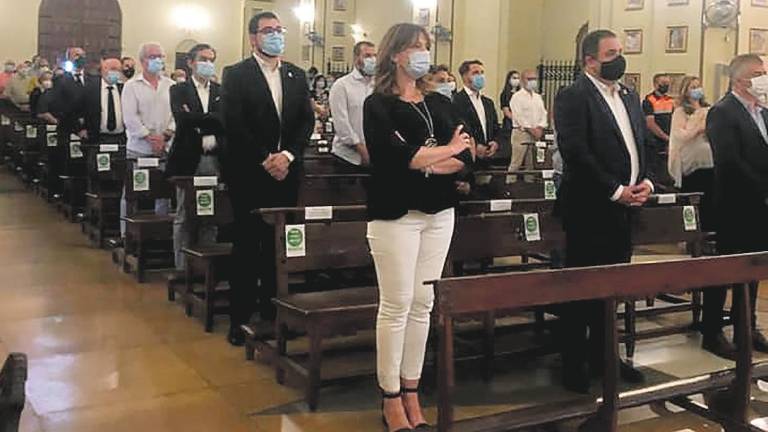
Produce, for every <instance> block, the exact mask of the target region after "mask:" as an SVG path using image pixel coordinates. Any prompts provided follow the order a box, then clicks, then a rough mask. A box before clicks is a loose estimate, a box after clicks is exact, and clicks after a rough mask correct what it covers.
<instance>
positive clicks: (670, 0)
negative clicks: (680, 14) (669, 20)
mask: <svg viewBox="0 0 768 432" xmlns="http://www.w3.org/2000/svg"><path fill="white" fill-rule="evenodd" d="M690 2H691V0H667V6H685V5H688V4H690Z"/></svg>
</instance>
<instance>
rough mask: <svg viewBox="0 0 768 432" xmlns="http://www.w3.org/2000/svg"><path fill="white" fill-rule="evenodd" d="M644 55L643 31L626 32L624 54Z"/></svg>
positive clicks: (629, 30) (631, 30)
mask: <svg viewBox="0 0 768 432" xmlns="http://www.w3.org/2000/svg"><path fill="white" fill-rule="evenodd" d="M642 53H643V31H642V30H641V29H628V30H624V54H642Z"/></svg>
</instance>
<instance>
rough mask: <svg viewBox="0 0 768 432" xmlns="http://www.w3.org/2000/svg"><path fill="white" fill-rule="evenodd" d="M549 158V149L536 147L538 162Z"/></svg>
mask: <svg viewBox="0 0 768 432" xmlns="http://www.w3.org/2000/svg"><path fill="white" fill-rule="evenodd" d="M546 160H547V150H546V149H543V148H537V149H536V163H544V162H546Z"/></svg>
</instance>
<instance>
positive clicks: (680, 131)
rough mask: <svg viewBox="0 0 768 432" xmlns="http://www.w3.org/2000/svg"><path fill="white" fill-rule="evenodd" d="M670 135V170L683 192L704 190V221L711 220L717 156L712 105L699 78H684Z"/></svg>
mask: <svg viewBox="0 0 768 432" xmlns="http://www.w3.org/2000/svg"><path fill="white" fill-rule="evenodd" d="M677 105H678V106H677V108H675V111H674V113H673V114H672V127H671V129H672V131H671V133H670V137H669V163H668V168H669V173H670V174H671V175H672V178H673V179H674V180H675V186H676V187H679V188H681V189H682V191H683V192H703V193H704V201H703V203H702V207H701V219H702V223H703V224H704V225H706V226H708V225H709V223H710V220H711V218H710V216H709V213H710V211H711V210H710V209H711V204H710V203H711V202H712V201H711V198H712V193H713V190H712V187H713V181H714V166H715V164H714V159H713V157H712V147H711V146H710V144H709V139H708V138H707V114H708V113H709V104H708V103H707V101H706V99H705V98H704V89H703V88H702V86H701V80H700V79H699V78H698V77H692V76H689V77H685V78H684V79H683V83H682V86H681V89H680V97H679V98H678V102H677Z"/></svg>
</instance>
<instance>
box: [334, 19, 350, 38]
mask: <svg viewBox="0 0 768 432" xmlns="http://www.w3.org/2000/svg"><path fill="white" fill-rule="evenodd" d="M346 29H347V23H344V22H341V21H334V22H333V36H334V37H344V36H346Z"/></svg>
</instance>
